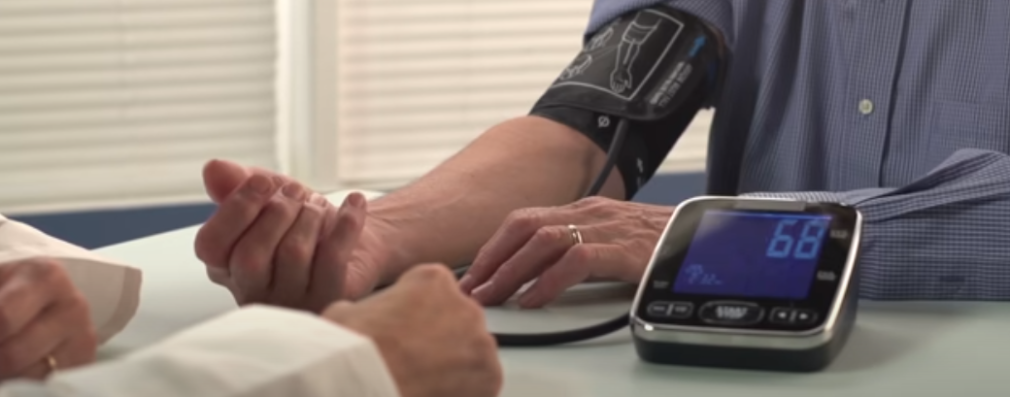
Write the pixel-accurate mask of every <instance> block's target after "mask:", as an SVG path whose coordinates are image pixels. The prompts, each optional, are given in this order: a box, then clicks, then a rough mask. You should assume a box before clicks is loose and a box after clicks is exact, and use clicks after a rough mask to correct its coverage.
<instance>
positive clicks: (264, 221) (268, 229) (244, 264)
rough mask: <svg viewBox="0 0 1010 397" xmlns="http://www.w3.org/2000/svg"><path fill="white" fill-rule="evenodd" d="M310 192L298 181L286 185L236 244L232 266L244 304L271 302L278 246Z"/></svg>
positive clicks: (234, 279)
mask: <svg viewBox="0 0 1010 397" xmlns="http://www.w3.org/2000/svg"><path fill="white" fill-rule="evenodd" d="M308 194H309V193H308V192H307V191H305V190H304V189H303V188H302V187H301V186H300V185H298V184H295V183H289V184H287V185H285V186H284V187H282V188H281V189H280V191H279V192H278V193H277V194H275V195H274V196H273V197H271V198H270V200H269V201H268V202H267V203H266V205H264V207H263V210H262V211H261V212H260V214H259V216H258V217H257V218H256V220H255V221H254V222H253V224H252V225H250V226H249V227H248V228H247V229H246V231H245V233H243V234H242V236H241V237H240V238H239V241H238V242H237V243H235V247H234V249H233V250H232V253H231V256H230V258H229V261H228V269H229V271H230V273H231V278H232V282H233V283H234V284H235V287H236V288H237V289H238V290H239V291H240V294H239V295H240V296H239V303H240V304H250V303H268V302H267V297H268V295H269V292H270V291H269V289H270V285H271V283H272V278H273V273H274V269H273V267H274V266H276V264H275V263H274V257H275V254H276V252H277V248H278V246H279V245H280V243H281V241H282V239H283V238H284V236H285V235H286V234H287V233H288V232H290V230H289V229H290V228H291V226H292V225H294V224H295V221H296V220H297V219H298V217H299V215H300V213H301V210H302V207H303V200H305V198H306V197H307V196H308Z"/></svg>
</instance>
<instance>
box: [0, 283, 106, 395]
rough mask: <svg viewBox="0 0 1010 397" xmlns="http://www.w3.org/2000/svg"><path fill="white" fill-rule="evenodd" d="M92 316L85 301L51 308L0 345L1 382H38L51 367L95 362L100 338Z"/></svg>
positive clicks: (80, 300) (78, 300)
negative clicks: (26, 380) (29, 380)
mask: <svg viewBox="0 0 1010 397" xmlns="http://www.w3.org/2000/svg"><path fill="white" fill-rule="evenodd" d="M89 316H90V314H89V311H88V307H87V303H86V302H85V301H84V299H83V298H80V299H75V300H71V301H66V302H61V303H60V304H57V305H54V306H50V307H49V308H48V309H46V310H45V311H44V312H42V313H41V314H40V315H39V316H38V317H36V318H35V319H33V320H32V321H31V323H30V324H29V325H28V326H27V327H25V328H24V329H23V330H22V331H21V332H19V333H18V334H17V335H15V336H14V337H12V338H9V339H7V340H6V341H4V342H3V343H0V378H3V379H11V378H20V377H31V378H36V379H37V378H41V377H44V376H45V375H47V373H48V372H49V369H50V368H49V365H50V364H55V365H56V366H57V367H60V368H69V367H76V366H79V365H82V364H86V363H89V362H91V361H93V360H94V358H95V351H96V349H97V338H96V336H95V332H94V329H93V328H92V325H91V321H90V318H89ZM50 357H52V360H53V361H54V362H52V363H50ZM40 364H41V365H40Z"/></svg>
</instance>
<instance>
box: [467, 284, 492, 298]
mask: <svg viewBox="0 0 1010 397" xmlns="http://www.w3.org/2000/svg"><path fill="white" fill-rule="evenodd" d="M490 287H491V284H484V285H482V286H480V287H477V288H476V289H474V290H473V292H471V293H470V296H471V297H473V298H474V299H476V300H478V301H480V302H484V301H485V300H487V295H488V294H490V291H491V288H490Z"/></svg>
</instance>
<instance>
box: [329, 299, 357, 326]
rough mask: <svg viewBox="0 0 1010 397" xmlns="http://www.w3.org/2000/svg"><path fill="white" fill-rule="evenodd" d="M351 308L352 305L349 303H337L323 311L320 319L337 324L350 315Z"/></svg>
mask: <svg viewBox="0 0 1010 397" xmlns="http://www.w3.org/2000/svg"><path fill="white" fill-rule="evenodd" d="M353 308H354V303H352V302H351V301H348V300H341V301H337V302H334V303H332V304H330V305H329V306H327V307H326V310H323V315H322V317H324V318H326V319H328V320H330V321H333V322H335V323H338V324H339V323H340V322H341V321H342V320H344V319H345V318H346V317H347V316H348V315H349V314H350V312H351V310H352V309H353Z"/></svg>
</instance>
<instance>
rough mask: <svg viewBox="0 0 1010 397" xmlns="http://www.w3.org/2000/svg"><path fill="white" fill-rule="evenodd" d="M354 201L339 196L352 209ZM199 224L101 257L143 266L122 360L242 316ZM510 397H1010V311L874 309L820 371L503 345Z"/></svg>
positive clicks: (624, 294)
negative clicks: (206, 324)
mask: <svg viewBox="0 0 1010 397" xmlns="http://www.w3.org/2000/svg"><path fill="white" fill-rule="evenodd" d="M342 197H343V194H340V193H336V194H333V195H330V199H331V200H333V201H335V202H338V203H339V202H340V201H341V199H342ZM196 230H197V229H196V227H191V228H185V229H181V230H176V231H172V232H169V233H164V234H159V235H156V236H151V237H147V238H143V239H139V240H135V241H131V242H127V243H123V244H119V245H116V246H111V247H107V248H104V249H101V250H100V252H101V253H102V254H105V255H108V256H111V257H114V258H117V259H120V260H123V261H126V262H128V263H131V264H134V265H135V266H138V267H140V268H142V269H143V271H144V289H143V295H142V302H141V305H140V309H139V311H138V314H137V316H136V317H135V318H134V320H133V322H132V323H131V324H130V325H129V326H128V327H127V329H126V330H125V331H124V332H123V333H122V334H120V335H118V336H117V337H116V338H114V339H113V340H112V341H110V343H109V344H108V346H106V347H105V350H104V351H103V355H105V356H114V355H116V354H120V353H122V352H125V351H129V350H131V349H134V348H137V347H141V346H145V345H147V344H149V343H151V342H154V341H157V340H159V339H161V338H163V337H165V336H167V335H170V334H172V333H174V332H176V331H179V330H181V329H183V328H186V327H188V326H191V325H193V324H195V323H198V322H201V321H203V320H206V319H208V318H210V317H213V316H216V315H219V314H221V313H223V312H226V311H228V310H232V309H234V308H235V304H234V301H233V300H232V298H231V295H230V294H229V293H228V292H227V291H226V290H225V289H223V288H219V287H217V286H215V285H213V284H211V283H210V282H209V281H208V280H207V278H206V275H205V273H204V268H203V266H202V265H201V263H200V262H199V261H198V260H197V259H196V257H195V256H194V253H193V238H194V236H195V233H196ZM630 296H631V291H628V290H627V289H621V288H615V287H614V286H613V285H596V286H584V287H580V288H577V289H575V290H573V291H571V292H570V293H569V294H568V295H567V296H566V297H565V298H563V299H562V301H561V302H559V303H557V304H555V305H552V306H551V307H549V308H547V309H544V310H536V311H532V310H527V311H520V310H517V309H514V308H510V307H508V306H506V307H503V308H490V309H488V310H487V316H488V322H489V324H490V327H491V329H492V330H494V331H502V332H517V331H518V332H531V331H538V330H539V331H546V330H558V329H566V328H570V327H573V326H580V325H586V324H589V323H593V322H595V321H598V320H602V319H609V318H612V317H613V316H614V315H617V314H619V313H622V312H623V311H625V310H626V309H627V306H628V304H629V300H630ZM501 359H502V362H503V364H504V367H505V372H506V385H505V389H504V391H503V394H502V395H503V396H506V397H509V396H515V397H533V396H551V397H566V396H598V397H603V396H606V397H622V396H686V397H700V396H740V397H791V396H796V397H812V396H817V397H827V396H845V397H856V396H859V397H862V396H866V397H900V396H917V397H924V396H938V397H939V396H943V397H951V396H972V397H976V396H1002V395H1008V394H1010V382H1008V381H1007V380H1008V377H1010V375H1008V374H1010V372H1008V368H1010V306H1008V305H1007V304H1003V303H879V302H864V303H862V309H861V310H860V312H859V319H858V325H857V327H856V329H855V331H854V333H853V335H852V338H851V340H850V342H849V344H848V346H847V348H846V350H845V351H843V352H842V355H841V356H840V357H839V359H838V360H837V361H836V362H835V364H834V365H833V366H831V367H830V368H828V369H827V370H826V371H824V372H821V373H816V374H783V373H768V372H755V371H733V370H719V369H700V368H686V367H672V366H656V365H650V364H645V363H642V362H640V361H639V360H638V358H637V356H636V355H635V352H634V349H633V347H632V345H631V337H630V334H629V333H628V332H627V331H622V332H619V333H616V334H614V335H611V336H608V337H604V338H601V339H598V340H594V341H590V342H584V343H580V344H575V345H569V346H562V347H552V348H536V349H514V348H503V349H502V350H501Z"/></svg>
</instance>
